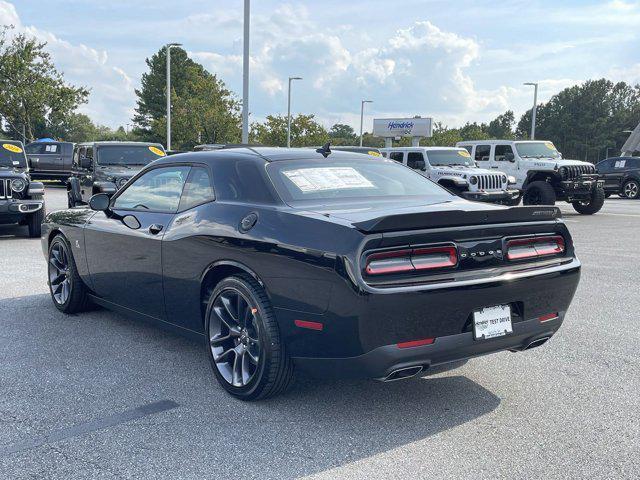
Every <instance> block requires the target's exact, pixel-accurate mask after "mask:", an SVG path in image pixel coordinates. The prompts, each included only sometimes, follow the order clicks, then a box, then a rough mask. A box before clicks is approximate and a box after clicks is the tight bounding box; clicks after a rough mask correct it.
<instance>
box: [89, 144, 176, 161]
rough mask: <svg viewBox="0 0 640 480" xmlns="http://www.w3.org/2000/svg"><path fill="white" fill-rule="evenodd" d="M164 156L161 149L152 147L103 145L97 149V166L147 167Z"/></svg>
mask: <svg viewBox="0 0 640 480" xmlns="http://www.w3.org/2000/svg"><path fill="white" fill-rule="evenodd" d="M165 155H166V154H165V153H164V150H163V149H162V148H161V147H158V146H154V145H107V146H104V145H103V146H100V147H98V164H99V165H147V164H148V163H151V162H153V161H154V160H157V159H158V158H161V157H164V156H165Z"/></svg>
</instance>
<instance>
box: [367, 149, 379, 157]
mask: <svg viewBox="0 0 640 480" xmlns="http://www.w3.org/2000/svg"><path fill="white" fill-rule="evenodd" d="M367 153H368V154H369V155H371V156H372V157H381V156H382V155H380V154H379V153H378V152H376V151H375V150H369V151H368V152H367Z"/></svg>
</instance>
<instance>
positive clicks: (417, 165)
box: [409, 160, 427, 170]
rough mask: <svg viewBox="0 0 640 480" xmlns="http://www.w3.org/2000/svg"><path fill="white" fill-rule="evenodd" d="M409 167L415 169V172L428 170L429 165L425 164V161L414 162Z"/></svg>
mask: <svg viewBox="0 0 640 480" xmlns="http://www.w3.org/2000/svg"><path fill="white" fill-rule="evenodd" d="M409 167H411V168H413V169H414V170H425V169H426V168H427V164H426V163H425V162H424V160H414V161H413V162H411V163H410V164H409Z"/></svg>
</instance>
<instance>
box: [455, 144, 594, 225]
mask: <svg viewBox="0 0 640 480" xmlns="http://www.w3.org/2000/svg"><path fill="white" fill-rule="evenodd" d="M456 145H457V146H458V147H463V148H466V149H467V150H468V152H469V154H470V155H471V157H473V159H474V160H475V161H476V162H477V163H478V165H482V166H485V167H486V168H488V169H499V170H500V171H503V172H505V173H506V174H507V175H510V176H513V177H514V178H515V179H516V184H515V186H516V187H517V188H518V189H520V190H521V191H522V202H523V204H524V205H554V204H555V202H556V200H564V201H566V202H569V203H571V204H572V205H573V208H575V209H576V211H577V212H578V213H582V214H585V215H592V214H594V213H596V212H598V211H599V210H600V209H601V208H602V205H603V204H604V199H605V193H604V189H603V187H604V181H603V180H601V179H600V177H599V175H598V174H597V173H596V168H595V166H594V165H593V164H592V163H588V162H581V161H580V160H565V159H563V158H562V155H561V154H560V152H558V150H557V149H556V147H555V146H554V145H553V143H551V142H547V141H538V140H533V141H531V140H529V141H518V140H516V141H513V140H476V141H470V142H458V143H457V144H456Z"/></svg>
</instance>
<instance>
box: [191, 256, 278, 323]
mask: <svg viewBox="0 0 640 480" xmlns="http://www.w3.org/2000/svg"><path fill="white" fill-rule="evenodd" d="M240 273H247V274H249V275H251V276H252V277H253V278H254V279H255V280H256V281H257V282H258V283H259V284H260V286H261V287H262V288H263V289H264V290H265V292H266V294H267V297H268V298H269V299H270V295H269V292H268V290H267V288H266V286H265V284H264V282H263V281H262V279H261V278H260V276H259V275H258V274H257V273H256V272H254V271H253V270H252V269H251V268H250V267H248V266H247V265H245V264H243V263H241V262H238V261H235V260H217V261H215V262H213V263H212V264H210V265H209V266H208V267H207V268H206V269H205V270H204V272H203V273H202V276H201V278H200V315H201V319H202V325H204V322H205V314H206V310H207V303H208V301H209V296H210V295H211V292H213V290H215V288H216V286H217V285H218V284H219V283H220V282H221V281H222V280H224V279H225V278H227V277H230V276H232V275H234V274H240Z"/></svg>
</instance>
